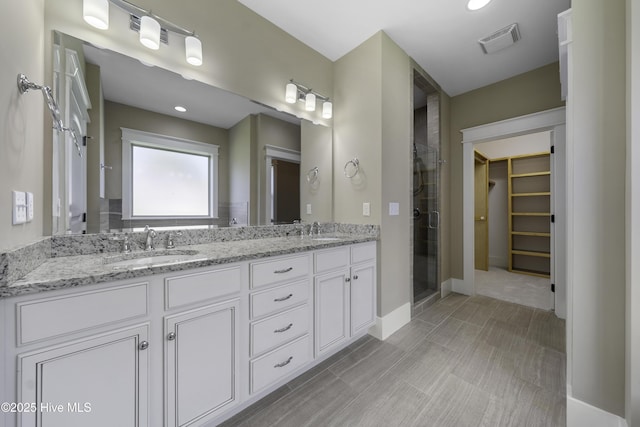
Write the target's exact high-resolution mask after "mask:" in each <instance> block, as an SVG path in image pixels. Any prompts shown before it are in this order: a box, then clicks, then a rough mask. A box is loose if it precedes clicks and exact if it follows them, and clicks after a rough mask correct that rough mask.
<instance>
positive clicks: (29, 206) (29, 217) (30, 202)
mask: <svg viewBox="0 0 640 427" xmlns="http://www.w3.org/2000/svg"><path fill="white" fill-rule="evenodd" d="M25 194H26V195H27V222H31V221H33V193H29V192H27V193H25Z"/></svg>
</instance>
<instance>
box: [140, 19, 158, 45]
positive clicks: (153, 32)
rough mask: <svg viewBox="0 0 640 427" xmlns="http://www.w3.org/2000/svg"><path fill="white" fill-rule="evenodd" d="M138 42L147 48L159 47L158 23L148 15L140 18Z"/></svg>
mask: <svg viewBox="0 0 640 427" xmlns="http://www.w3.org/2000/svg"><path fill="white" fill-rule="evenodd" d="M140 43H142V44H143V45H144V46H146V47H148V48H149V49H153V50H158V49H160V24H159V23H158V21H156V20H155V19H153V18H152V17H150V16H143V17H142V18H141V19H140Z"/></svg>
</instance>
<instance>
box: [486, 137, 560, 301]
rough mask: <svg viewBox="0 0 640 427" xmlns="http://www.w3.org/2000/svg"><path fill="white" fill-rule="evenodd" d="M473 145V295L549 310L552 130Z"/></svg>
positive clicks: (550, 299) (550, 295)
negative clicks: (474, 251)
mask: <svg viewBox="0 0 640 427" xmlns="http://www.w3.org/2000/svg"><path fill="white" fill-rule="evenodd" d="M474 149H475V177H474V179H475V189H476V191H475V208H476V225H475V227H476V231H475V246H476V253H475V267H476V271H475V284H476V293H478V294H481V295H486V296H490V297H493V298H497V299H502V300H506V301H509V302H514V303H518V304H521V305H526V306H529V307H535V308H540V309H543V310H551V309H553V308H554V307H553V297H552V293H551V281H550V277H551V253H552V242H553V236H552V231H553V230H552V223H551V212H552V200H553V197H552V192H551V190H552V188H551V181H552V180H551V178H552V177H551V165H550V149H551V131H544V132H537V133H531V134H528V135H522V136H517V137H512V138H506V139H500V140H494V141H488V142H484V143H479V144H476V145H475V146H474ZM483 170H484V171H486V172H485V173H482V171H483ZM485 194H486V197H485ZM479 209H480V210H479ZM483 219H484V220H483ZM479 226H480V227H479ZM479 228H480V230H479ZM479 231H481V232H482V231H484V232H485V233H484V234H483V233H480V234H479ZM483 236H486V240H484V239H483ZM483 244H486V249H487V252H483V249H484V248H482V247H480V246H481V245H483Z"/></svg>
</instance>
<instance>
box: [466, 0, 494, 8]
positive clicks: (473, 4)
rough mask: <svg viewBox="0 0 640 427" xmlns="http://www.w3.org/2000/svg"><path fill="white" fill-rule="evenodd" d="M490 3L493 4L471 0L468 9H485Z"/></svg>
mask: <svg viewBox="0 0 640 427" xmlns="http://www.w3.org/2000/svg"><path fill="white" fill-rule="evenodd" d="M489 2H491V0H469V2H468V3H467V9H469V10H478V9H482V8H483V7H485V6H486V5H488V4H489Z"/></svg>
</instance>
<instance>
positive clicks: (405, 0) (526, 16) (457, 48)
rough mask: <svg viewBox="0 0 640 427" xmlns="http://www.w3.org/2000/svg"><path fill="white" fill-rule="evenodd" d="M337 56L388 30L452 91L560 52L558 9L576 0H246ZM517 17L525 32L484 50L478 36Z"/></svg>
mask: <svg viewBox="0 0 640 427" xmlns="http://www.w3.org/2000/svg"><path fill="white" fill-rule="evenodd" d="M239 1H240V3H242V4H244V5H245V6H247V7H249V8H250V9H252V10H253V11H255V12H256V13H258V14H259V15H261V16H263V17H264V18H266V19H268V20H269V21H271V22H273V23H274V24H275V25H277V26H278V27H280V28H282V29H283V30H284V31H286V32H287V33H289V34H291V35H292V36H293V37H295V38H297V39H298V40H300V41H302V42H303V43H305V44H307V45H308V46H310V47H311V48H313V49H315V50H316V51H318V52H320V53H321V54H322V55H324V56H326V57H327V58H329V59H331V60H332V61H335V60H337V59H339V58H340V57H342V56H343V55H344V54H346V53H348V52H349V51H351V50H352V49H354V48H355V47H357V46H358V45H360V44H361V43H362V42H364V41H365V40H367V39H368V38H369V37H371V36H372V35H373V34H375V33H377V32H378V31H379V30H384V31H385V32H386V33H387V34H388V35H389V36H390V37H391V38H392V39H393V40H394V41H395V42H396V43H397V44H398V45H399V46H400V47H401V48H402V49H403V50H404V51H405V52H406V53H407V54H408V55H409V56H411V57H412V58H413V59H414V60H415V61H416V62H417V63H418V64H420V66H422V67H423V68H424V69H425V70H426V71H427V73H429V75H431V77H432V78H433V79H434V80H435V81H436V82H437V83H438V84H439V85H440V86H441V87H442V89H443V90H444V91H445V92H446V93H447V94H449V95H451V96H455V95H459V94H461V93H465V92H468V91H470V90H473V89H477V88H479V87H483V86H486V85H489V84H491V83H495V82H498V81H501V80H504V79H506V78H509V77H513V76H515V75H518V74H522V73H524V72H527V71H530V70H533V69H535V68H538V67H541V66H543V65H546V64H549V63H551V62H554V61H557V60H558V39H557V31H556V29H557V15H558V13H560V12H562V11H565V10H567V9H569V8H570V7H571V0H493V1H492V2H491V3H489V5H488V6H486V7H485V8H484V9H481V10H478V11H473V12H472V11H469V10H467V8H466V3H467V0H393V1H390V0H323V1H310V0H268V1H264V0H239ZM513 23H518V25H519V27H520V34H521V36H522V39H521V40H520V41H518V42H517V43H516V44H515V45H513V46H511V47H509V48H507V49H504V50H502V51H499V52H496V53H493V54H489V55H485V54H483V53H482V51H481V49H480V46H479V44H478V39H481V38H483V37H486V36H488V35H489V34H491V33H493V32H494V31H497V30H499V29H501V28H503V27H506V26H507V25H510V24H513Z"/></svg>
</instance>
